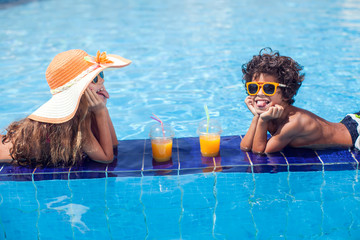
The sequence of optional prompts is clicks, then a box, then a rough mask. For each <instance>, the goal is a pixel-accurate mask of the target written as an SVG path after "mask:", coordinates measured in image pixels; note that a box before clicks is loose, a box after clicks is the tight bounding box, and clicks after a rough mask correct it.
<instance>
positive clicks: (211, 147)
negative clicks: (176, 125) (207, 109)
mask: <svg viewBox="0 0 360 240" xmlns="http://www.w3.org/2000/svg"><path fill="white" fill-rule="evenodd" d="M197 132H198V134H199V140H200V151H201V155H202V156H204V157H216V156H218V155H219V152H220V134H221V132H222V129H221V125H220V123H219V122H218V121H217V120H216V119H210V120H209V122H208V120H203V121H201V122H200V124H199V127H198V130H197Z"/></svg>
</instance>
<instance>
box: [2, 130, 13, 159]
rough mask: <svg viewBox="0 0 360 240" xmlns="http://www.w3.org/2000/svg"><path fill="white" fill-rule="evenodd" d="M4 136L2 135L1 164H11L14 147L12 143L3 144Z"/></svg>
mask: <svg viewBox="0 0 360 240" xmlns="http://www.w3.org/2000/svg"><path fill="white" fill-rule="evenodd" d="M2 138H3V136H2V135H0V140H1V141H0V162H11V161H12V158H11V156H10V148H11V147H12V143H11V142H6V143H2Z"/></svg>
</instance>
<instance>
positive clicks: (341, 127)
mask: <svg viewBox="0 0 360 240" xmlns="http://www.w3.org/2000/svg"><path fill="white" fill-rule="evenodd" d="M267 51H269V53H267ZM302 69H303V68H302V67H301V66H300V65H299V64H298V63H297V62H295V61H294V60H293V59H291V58H290V57H285V56H280V54H279V53H278V52H273V51H272V50H271V49H270V48H268V49H262V50H261V51H260V53H259V55H257V56H254V57H253V58H252V59H251V60H250V62H248V63H247V64H244V65H243V66H242V72H243V74H244V76H243V79H244V80H245V87H246V90H247V93H248V95H249V96H247V97H246V99H245V103H246V105H247V107H248V108H249V110H250V111H251V113H252V114H253V115H254V117H253V119H252V121H251V124H250V127H249V129H248V131H247V133H246V135H245V136H244V138H243V140H242V141H241V145H240V147H241V149H242V150H244V151H253V152H255V153H272V152H278V151H280V150H282V149H283V148H284V147H285V146H291V147H306V148H329V147H343V148H348V147H352V146H354V144H355V142H356V141H357V142H359V140H357V138H358V136H359V133H358V132H357V125H358V123H359V122H360V121H356V117H354V116H356V115H353V114H351V116H350V115H348V116H347V117H346V118H345V119H344V120H342V122H341V123H332V122H328V121H326V120H325V119H322V118H320V117H318V116H316V115H315V114H313V113H311V112H309V111H306V110H304V109H301V108H297V107H294V106H293V105H292V104H293V103H294V96H295V95H296V93H297V91H298V89H299V87H300V86H301V83H302V81H303V80H304V77H305V76H304V74H300V71H301V70H302ZM357 120H360V119H357ZM267 132H269V133H270V134H271V135H272V137H271V138H270V139H267ZM355 145H356V144H355Z"/></svg>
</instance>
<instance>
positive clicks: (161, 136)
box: [150, 123, 175, 162]
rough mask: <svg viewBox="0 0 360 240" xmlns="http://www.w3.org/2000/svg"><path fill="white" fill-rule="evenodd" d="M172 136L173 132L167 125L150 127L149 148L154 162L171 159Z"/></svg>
mask: <svg viewBox="0 0 360 240" xmlns="http://www.w3.org/2000/svg"><path fill="white" fill-rule="evenodd" d="M174 136H175V134H174V131H173V129H172V127H171V126H170V125H168V124H163V125H161V124H160V123H158V124H154V125H152V126H151V129H150V139H151V148H152V155H153V158H154V160H155V161H157V162H166V161H169V160H170V159H171V155H172V145H173V138H174Z"/></svg>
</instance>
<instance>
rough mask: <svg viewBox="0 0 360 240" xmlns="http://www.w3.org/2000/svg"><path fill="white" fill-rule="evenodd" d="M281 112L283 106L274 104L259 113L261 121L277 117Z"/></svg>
mask: <svg viewBox="0 0 360 240" xmlns="http://www.w3.org/2000/svg"><path fill="white" fill-rule="evenodd" d="M283 112H284V108H283V107H282V106H280V105H278V104H276V105H275V106H272V107H270V108H269V110H267V111H266V112H264V113H262V114H260V118H261V119H262V120H263V121H269V120H272V119H277V118H280V117H281V115H282V113H283Z"/></svg>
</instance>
